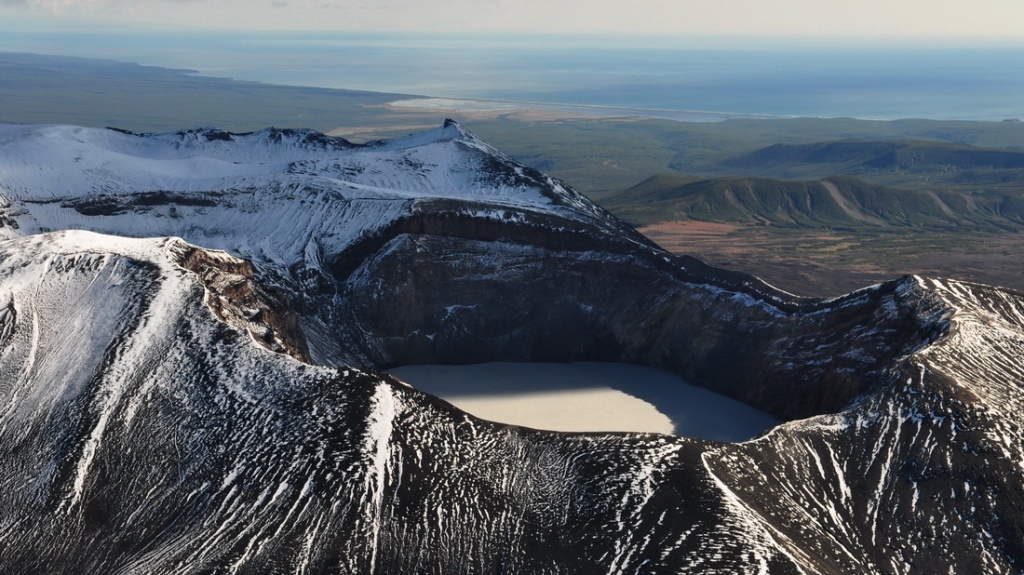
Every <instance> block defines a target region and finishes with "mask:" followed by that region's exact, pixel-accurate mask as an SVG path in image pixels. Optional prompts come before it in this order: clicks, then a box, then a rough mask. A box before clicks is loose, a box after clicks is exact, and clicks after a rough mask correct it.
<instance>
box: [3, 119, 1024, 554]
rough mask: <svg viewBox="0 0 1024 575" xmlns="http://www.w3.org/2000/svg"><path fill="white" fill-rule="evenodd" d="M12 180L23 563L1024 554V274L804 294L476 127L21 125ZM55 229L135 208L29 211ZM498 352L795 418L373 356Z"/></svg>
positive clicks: (11, 300)
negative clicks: (1012, 288) (673, 432)
mask: <svg viewBox="0 0 1024 575" xmlns="http://www.w3.org/2000/svg"><path fill="white" fill-rule="evenodd" d="M0 196H2V204H0V205H2V208H0V209H2V214H0V221H2V222H3V227H2V228H0V231H2V233H3V234H4V236H5V237H7V238H9V239H7V240H5V241H3V242H2V243H0V409H2V411H0V543H2V544H3V547H2V548H3V549H4V552H3V553H0V568H2V569H3V570H4V571H5V572H20V573H79V572H89V573H153V572H159V573H221V572H224V573H413V572H415V573H439V574H440V573H452V572H498V573H595V572H603V573H688V572H689V573H800V572H803V573H933V572H947V571H949V568H950V566H952V567H953V571H954V572H1019V571H1020V569H1021V563H1022V562H1024V549H1022V546H1021V543H1020V541H1021V540H1022V539H1021V537H1020V533H1021V531H1022V529H1024V528H1022V526H1021V522H1020V519H1019V517H1020V516H1021V513H1020V511H1022V510H1024V501H1022V493H1024V473H1022V472H1024V468H1022V467H1021V464H1020V462H1021V461H1024V453H1021V446H1022V445H1024V442H1022V441H1021V440H1022V439H1024V438H1022V437H1021V433H1022V432H1021V427H1020V425H1019V424H1018V423H1017V421H1016V419H1015V414H1017V413H1020V410H1021V409H1022V408H1024V405H1021V394H1020V389H1021V383H1022V374H1021V371H1020V369H1019V367H1018V361H1017V359H1018V358H1019V357H1020V356H1021V355H1022V354H1024V298H1022V296H1021V295H1020V294H1016V293H1011V292H1007V291H1005V290H999V289H996V288H988V287H982V286H975V285H968V284H963V283H958V282H953V281H945V280H938V279H926V278H904V279H902V280H897V281H893V282H890V283H886V284H881V285H878V286H872V287H870V288H866V289H864V290H861V291H858V292H855V293H852V294H850V295H848V296H845V297H842V298H837V299H833V300H807V299H797V298H792V297H790V296H788V295H787V294H784V293H782V292H779V291H777V290H774V289H772V288H771V287H770V286H767V285H765V284H764V283H763V282H760V281H759V280H757V279H756V278H752V277H749V276H744V275H742V274H736V273H732V272H727V271H724V270H718V269H714V268H711V267H709V266H707V265H705V264H703V263H701V262H699V261H696V260H694V259H692V258H685V257H674V256H671V255H669V254H667V253H665V252H664V251H662V250H660V249H659V248H658V247H657V246H655V245H653V244H651V243H650V242H649V241H648V240H646V239H645V238H643V237H642V236H639V235H638V234H636V232H634V231H632V230H630V229H629V228H628V227H627V226H625V225H624V224H622V223H621V222H619V221H617V220H615V219H614V218H612V217H611V216H609V215H608V214H607V213H605V212H603V211H602V210H600V209H599V208H597V207H595V206H593V205H591V204H589V203H588V202H586V200H585V199H583V198H582V197H581V196H579V195H578V194H576V193H575V192H573V191H572V190H571V189H570V188H568V187H566V186H564V185H563V184H561V183H559V182H557V181H554V180H551V179H550V178H547V177H545V176H543V175H541V174H539V173H536V172H535V171H532V170H529V169H528V168H526V167H524V166H521V165H519V164H517V163H515V162H514V161H512V160H511V159H509V158H507V157H505V156H503V155H501V154H500V153H498V152H497V151H495V150H493V149H491V148H490V147H488V146H487V145H486V144H484V143H483V142H480V141H479V140H477V139H476V138H475V137H473V136H472V135H471V134H467V133H466V132H464V131H463V130H461V128H459V127H458V125H456V124H454V123H446V125H445V126H443V127H442V128H439V129H438V130H434V131H430V132H427V133H424V134H419V135H414V136H410V137H409V138H404V139H401V140H397V141H393V142H378V143H374V144H370V145H365V146H355V145H352V144H350V143H348V142H345V141H343V140H338V139H332V138H327V137H325V136H322V135H317V134H315V133H310V132H295V131H280V130H267V131H263V132H258V133H254V134H248V135H237V134H228V133H226V132H219V131H209V130H208V131H196V132H182V133H178V134H166V135H158V136H141V135H134V134H125V133H121V132H114V131H104V130H85V129H78V128H70V127H24V126H2V127H0ZM67 228H81V229H89V230H94V231H97V232H102V233H103V234H113V235H98V234H94V233H89V232H83V231H65V232H55V233H40V232H45V231H46V230H52V229H67ZM125 236H132V237H147V236H180V237H182V238H184V239H183V240H182V239H175V238H171V239H128V238H127V237H125ZM221 250H225V251H221ZM289 356H291V357H289ZM492 360H544V361H571V360H601V361H626V362H635V363H643V364H647V365H653V366H658V367H667V368H669V369H672V370H673V371H676V372H677V373H680V374H682V375H684V376H685V377H686V378H687V380H688V381H690V382H691V383H695V384H699V385H704V386H706V387H709V388H711V389H714V390H716V391H719V392H722V393H725V394H727V395H731V396H733V397H736V398H739V399H741V400H743V401H746V402H748V403H750V404H752V405H755V406H757V407H760V408H762V409H765V410H767V411H770V412H772V413H775V414H777V415H780V416H782V417H783V418H785V419H788V420H791V421H790V422H789V423H786V424H783V425H782V426H780V427H778V428H776V429H775V430H773V431H771V432H770V433H768V434H767V435H765V436H764V437H761V438H758V439H755V440H753V441H750V442H746V443H742V444H719V443H713V442H707V441H700V440H694V439H687V438H679V437H668V436H656V435H641V434H585V435H580V434H564V433H552V432H543V431H534V430H528V429H522V428H516V427H509V426H503V425H498V424H494V423H489V422H484V421H480V420H477V419H475V418H473V417H471V416H468V415H466V414H463V413H461V412H459V411H457V410H456V409H454V408H452V407H451V406H450V405H448V404H446V403H444V402H442V401H440V400H437V399H435V398H432V397H430V396H428V395H425V394H422V393H420V392H418V391H416V390H413V389H411V388H409V387H407V386H404V385H402V384H400V383H398V382H397V381H395V380H392V379H391V378H389V377H388V376H386V375H382V374H380V373H378V372H376V371H375V370H379V369H381V368H386V367H388V366H392V365H398V364H402V363H433V362H439V363H462V362H474V361H492Z"/></svg>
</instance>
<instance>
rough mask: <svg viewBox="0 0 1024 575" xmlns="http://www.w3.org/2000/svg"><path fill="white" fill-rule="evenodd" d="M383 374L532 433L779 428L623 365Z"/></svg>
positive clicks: (724, 435) (749, 433)
mask: <svg viewBox="0 0 1024 575" xmlns="http://www.w3.org/2000/svg"><path fill="white" fill-rule="evenodd" d="M389 373H391V374H392V375H394V376H395V377H398V378H399V379H401V380H402V381H405V382H407V383H409V384H410V385H412V386H413V387H416V388H417V389H420V390H422V391H425V392H427V393H430V394H433V395H436V396H438V397H440V398H442V399H444V400H445V401H448V402H449V403H451V404H453V405H455V406H456V407H458V408H459V409H462V410H463V411H466V412H468V413H471V414H473V415H475V416H477V417H480V418H483V419H489V420H491V421H498V422H501V423H510V424H514V425H522V426H526V427H532V428H535V429H549V430H554V431H635V432H650V433H667V434H671V435H681V436H686V437H698V438H702V439H713V440H717V441H732V442H736V441H745V440H748V439H752V438H754V437H756V436H758V435H760V434H761V433H763V432H765V431H767V430H768V429H771V428H772V427H774V426H776V425H778V424H779V423H780V421H779V420H777V419H776V418H775V417H773V416H771V415H769V414H767V413H765V412H763V411H760V410H758V409H754V408H753V407H750V406H749V405H746V404H744V403H741V402H739V401H736V400H734V399H730V398H728V397H725V396H722V395H718V394H717V393H714V392H711V391H708V390H706V389H704V388H702V387H697V386H695V385H689V384H687V383H686V382H685V381H683V380H682V379H681V378H680V377H679V376H677V375H675V374H673V373H671V372H669V371H666V370H663V369H656V368H652V367H643V366H638V365H629V364H623V363H588V362H583V363H484V364H474V365H412V366H402V367H396V368H394V369H391V370H389Z"/></svg>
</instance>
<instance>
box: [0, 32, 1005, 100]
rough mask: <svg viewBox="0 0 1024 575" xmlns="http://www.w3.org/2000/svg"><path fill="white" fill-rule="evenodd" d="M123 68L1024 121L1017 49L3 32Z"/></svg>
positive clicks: (444, 92) (467, 92)
mask: <svg viewBox="0 0 1024 575" xmlns="http://www.w3.org/2000/svg"><path fill="white" fill-rule="evenodd" d="M62 46H63V49H64V50H65V51H64V52H63V53H66V54H76V55H80V56H91V57H102V58H116V59H120V60H124V59H126V57H129V56H128V55H130V57H129V59H131V60H133V61H137V62H139V63H142V64H148V65H157V66H166V67H175V68H187V69H194V70H196V71H198V72H199V73H201V74H204V75H209V76H220V77H230V78H235V79H240V80H249V81H260V82H266V83H276V84H287V85H297V86H315V87H326V88H347V89H357V90H370V91H377V92H393V93H400V94H413V95H425V96H433V97H443V98H461V99H493V100H509V101H523V102H534V103H555V104H574V105H586V106H603V107H612V108H619V109H623V110H628V111H629V113H631V114H637V115H646V116H656V117H666V118H677V119H693V118H692V117H691V116H688V115H687V114H686V112H693V111H697V112H710V113H713V114H711V115H709V116H708V119H721V118H723V117H729V116H730V115H752V116H769V117H770V116H814V117H855V118H863V119H896V118H932V119H976V120H1003V119H1010V118H1020V117H1024V41H1022V42H1020V43H1018V44H995V43H990V44H985V43H983V42H977V41H975V42H973V43H968V42H967V41H960V42H959V43H947V44H935V43H932V44H925V43H923V42H916V43H905V44H903V45H898V44H895V43H894V42H893V41H888V42H887V43H885V44H881V43H879V42H872V41H864V40H860V41H838V40H823V39H816V40H807V39H805V40H799V41H782V40H764V39H762V40H751V39H749V38H731V39H730V38H711V39H708V38H705V39H687V38H665V37H660V38H653V39H652V38H643V37H640V38H628V37H599V36H589V37H581V36H572V37H570V36H566V37H554V36H478V35H472V34H469V33H463V34H451V33H446V34H443V35H442V34H436V35H429V34H419V35H411V34H406V35H398V34H351V33H347V34H342V33H338V34H326V33H316V34H297V33H286V34H270V33H246V34H242V33H223V32H220V33H213V32H206V33H202V32H194V33H187V34H185V33H179V34H170V33H149V34H145V35H131V34H122V35H117V34H105V35H87V34H77V35H76V34H61V35H56V34H54V35H50V36H47V35H44V34H39V33H35V34H27V33H26V34H6V35H5V36H4V38H0V51H34V52H44V53H61V50H62Z"/></svg>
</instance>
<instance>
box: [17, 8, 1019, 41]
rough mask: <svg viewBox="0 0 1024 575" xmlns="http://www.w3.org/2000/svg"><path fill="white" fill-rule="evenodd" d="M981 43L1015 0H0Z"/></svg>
mask: <svg viewBox="0 0 1024 575" xmlns="http://www.w3.org/2000/svg"><path fill="white" fill-rule="evenodd" d="M177 27H182V28H204V29H233V30H295V31H301V30H310V31H313V30H320V31H339V32H341V31H368V32H369V31H397V32H412V31H416V32H445V31H457V32H459V33H466V32H510V33H518V32H540V33H563V32H564V33H600V34H608V33H620V34H680V35H683V34H689V35H694V34H698V35H704V34H707V35H780V36H792V35H797V36H817V37H826V38H829V37H836V36H862V35H867V36H887V37H922V36H923V37H949V36H956V37H975V38H978V37H981V38H1003V39H1011V40H1014V39H1016V40H1022V41H1024V1H1022V0H971V1H967V0H857V1H851V0H832V1H829V0H775V1H766V0H0V29H4V28H7V29H11V30H14V29H17V30H21V31H26V30H40V31H62V30H68V31H76V30H77V31H81V30H83V29H85V30H112V29H130V30H139V29H146V28H159V29H162V30H168V28H177Z"/></svg>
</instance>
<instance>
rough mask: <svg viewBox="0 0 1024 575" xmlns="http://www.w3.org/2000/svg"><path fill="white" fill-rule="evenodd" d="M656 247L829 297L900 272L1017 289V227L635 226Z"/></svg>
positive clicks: (1021, 248) (1023, 271)
mask: <svg viewBox="0 0 1024 575" xmlns="http://www.w3.org/2000/svg"><path fill="white" fill-rule="evenodd" d="M639 230H640V232H641V233H643V234H644V235H646V236H647V237H649V238H651V239H652V240H654V241H655V242H657V243H658V244H659V245H661V246H662V247H663V248H665V249H667V250H669V251H670V252H673V253H677V254H687V255H691V256H694V257H697V258H700V259H701V260H703V261H705V262H707V263H709V264H711V265H714V266H717V267H722V268H726V269H731V270H736V271H742V272H746V273H749V274H753V275H755V276H757V277H759V278H761V279H763V280H764V281H766V282H768V283H769V284H771V285H773V286H776V287H778V288H780V289H783V290H785V291H788V292H790V293H793V294H796V295H804V296H836V295H841V294H844V293H848V292H850V291H853V290H855V289H858V288H862V287H865V286H868V285H871V284H874V283H878V282H882V281H887V280H891V279H896V278H899V277H901V276H904V275H907V274H918V275H925V276H933V277H935V276H937V277H946V278H952V279H959V280H966V281H971V282H977V283H984V284H990V285H999V286H1003V287H1009V288H1013V289H1019V290H1024V234H1019V233H1013V232H1003V233H992V232H964V233H959V232H935V231H931V232H915V231H907V232H898V233H897V232H890V233H887V234H878V233H864V234H860V233H855V232H834V231H821V230H809V231H795V230H778V229H772V228H769V227H766V226H755V225H737V224H725V223H712V222H698V221H689V220H688V221H678V222H665V223H660V224H655V225H651V226H645V227H642V228H639Z"/></svg>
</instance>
